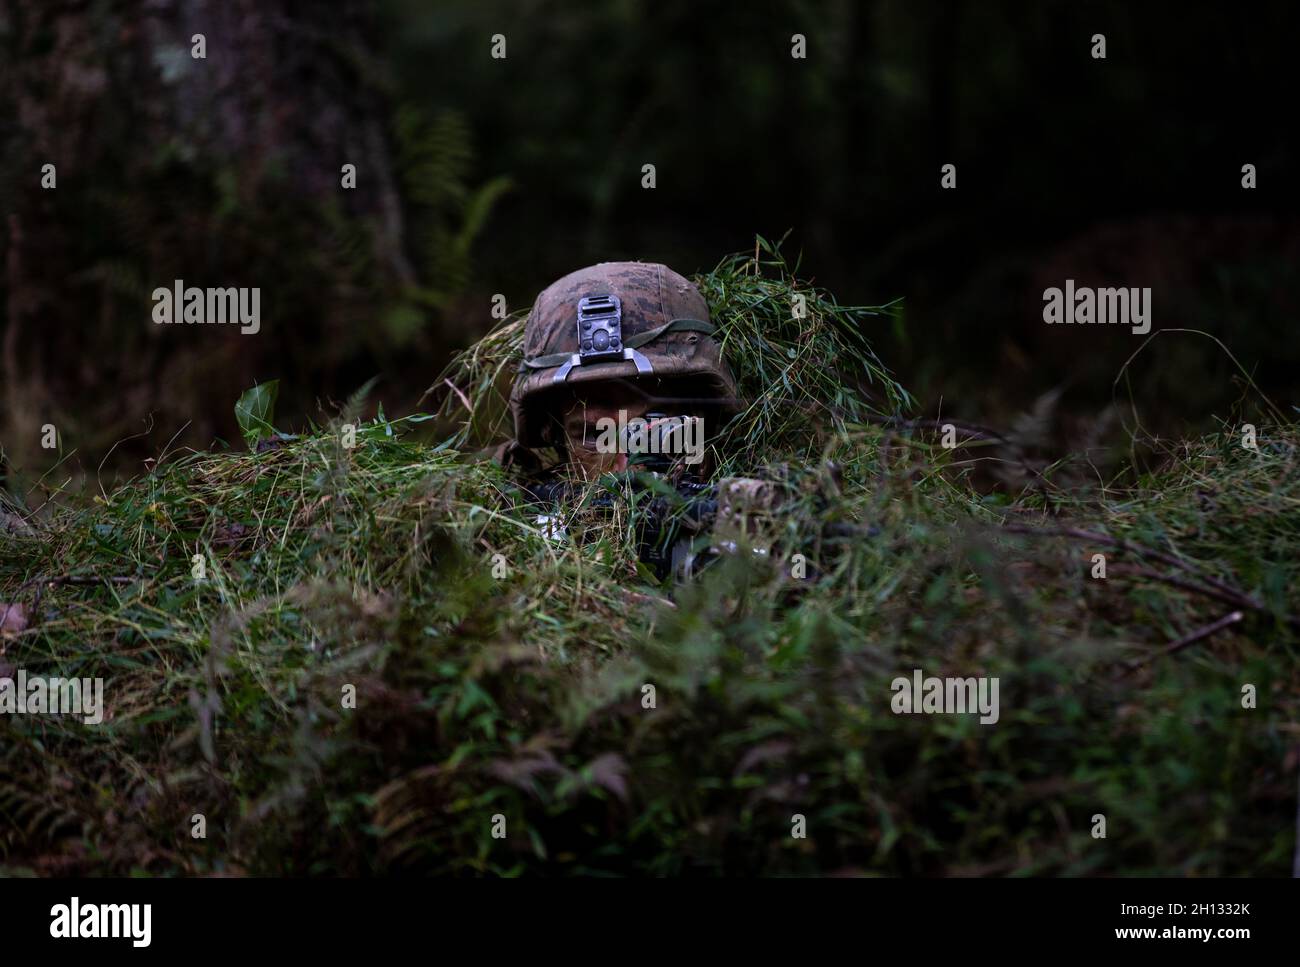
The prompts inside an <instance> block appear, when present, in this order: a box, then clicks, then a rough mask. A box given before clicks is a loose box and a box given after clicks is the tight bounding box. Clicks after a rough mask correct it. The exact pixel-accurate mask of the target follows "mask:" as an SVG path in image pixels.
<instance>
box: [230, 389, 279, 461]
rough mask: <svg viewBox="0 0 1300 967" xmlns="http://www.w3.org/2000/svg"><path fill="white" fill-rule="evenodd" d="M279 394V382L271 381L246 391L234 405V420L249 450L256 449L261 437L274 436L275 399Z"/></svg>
mask: <svg viewBox="0 0 1300 967" xmlns="http://www.w3.org/2000/svg"><path fill="white" fill-rule="evenodd" d="M279 392H280V381H279V380H278V379H273V380H271V381H270V382H269V383H258V384H257V385H256V386H254V387H253V388H252V389H250V390H246V391H245V392H244V394H243V395H242V396H240V397H239V400H238V402H236V403H235V419H236V420H238V421H239V429H240V430H241V431H243V434H244V442H246V443H247V444H248V448H249V449H250V450H252V449H255V448H256V447H257V441H258V440H261V439H262V438H263V437H269V436H274V434H275V427H273V426H272V425H271V421H272V420H274V419H275V398H276V396H277V395H279Z"/></svg>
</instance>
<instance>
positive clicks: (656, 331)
mask: <svg viewBox="0 0 1300 967" xmlns="http://www.w3.org/2000/svg"><path fill="white" fill-rule="evenodd" d="M580 332H581V333H582V338H581V339H579V335H578V334H579V333H580ZM613 380H624V381H629V382H633V383H635V384H637V385H639V386H641V387H643V388H645V390H646V391H647V392H648V393H650V394H651V395H654V396H657V397H659V398H663V397H691V398H694V399H696V401H697V402H700V401H708V402H709V403H711V404H712V405H713V406H715V407H717V409H718V410H719V411H720V412H721V413H722V414H723V415H730V414H732V413H734V412H735V411H736V408H737V407H736V399H735V396H736V383H735V380H734V379H733V378H732V375H731V371H730V370H729V369H728V368H727V364H726V363H725V362H724V361H723V359H722V350H721V347H720V346H719V344H718V342H717V341H716V339H715V337H714V328H713V326H712V325H711V324H710V322H709V310H708V307H707V306H706V305H705V303H704V297H703V296H702V295H700V291H699V289H697V288H696V287H695V286H694V285H693V284H692V283H691V282H690V281H688V280H687V279H685V278H683V277H682V276H680V275H678V274H677V273H676V272H674V271H673V270H672V269H670V268H668V267H667V266H665V265H659V264H657V263H654V262H602V263H600V264H599V265H592V266H589V267H588V268H585V269H579V270H578V271H577V272H571V273H569V274H568V275H566V276H564V278H562V279H560V280H558V281H556V282H553V283H552V284H551V285H549V286H548V287H547V288H545V289H543V290H542V292H541V294H540V295H538V296H537V301H536V302H534V303H533V308H532V312H530V313H529V315H528V319H527V321H526V322H525V323H524V359H523V362H522V363H521V364H520V367H519V376H518V378H517V379H516V380H515V385H514V389H513V390H512V391H511V393H510V411H511V413H512V415H513V416H514V422H515V440H516V441H517V442H518V443H519V444H520V445H522V446H526V447H536V446H545V445H548V444H552V443H554V442H555V441H552V440H549V439H547V437H546V428H547V426H548V423H549V420H548V416H549V414H551V413H553V412H554V408H555V406H556V405H557V403H558V402H560V401H561V400H564V399H566V398H568V399H571V398H572V394H573V392H574V390H576V389H578V388H579V387H581V386H583V385H588V386H589V385H590V384H592V383H595V382H608V381H613Z"/></svg>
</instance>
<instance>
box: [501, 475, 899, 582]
mask: <svg viewBox="0 0 1300 967" xmlns="http://www.w3.org/2000/svg"><path fill="white" fill-rule="evenodd" d="M641 467H645V468H647V469H631V470H628V471H624V472H622V473H617V474H607V475H606V476H605V477H603V478H602V479H601V481H599V482H598V483H596V484H586V485H583V484H579V483H575V482H572V481H568V480H562V479H556V480H549V481H544V482H540V483H533V484H530V485H525V486H524V488H523V490H524V493H525V495H526V499H527V501H528V502H529V503H531V504H533V505H536V506H538V507H539V509H541V510H543V511H545V512H546V513H544V514H542V515H541V516H540V517H539V520H540V521H543V522H545V523H547V524H548V525H554V524H555V523H556V522H557V521H556V518H557V517H558V518H559V520H558V523H559V525H560V527H561V528H565V525H566V524H567V522H568V520H569V519H571V518H572V517H573V516H574V515H581V514H584V513H588V512H590V513H594V514H601V513H606V514H610V515H613V514H614V513H615V512H617V511H619V510H623V511H627V512H630V513H631V515H632V517H633V520H634V523H635V527H636V541H637V552H638V556H639V558H640V560H641V562H642V563H643V564H645V565H646V566H647V567H649V568H650V569H651V570H652V571H653V572H654V574H655V576H656V577H658V578H659V579H660V580H663V579H664V578H666V577H668V576H669V575H672V577H673V578H674V580H676V581H685V580H689V579H690V578H691V577H693V576H694V575H695V574H697V573H699V572H700V571H701V570H702V569H703V568H704V567H706V566H708V565H709V564H710V563H711V562H713V561H715V560H717V559H718V558H719V557H721V556H723V555H727V554H736V553H740V552H742V551H743V550H744V549H746V548H748V549H749V551H750V552H751V553H754V554H757V555H761V556H773V557H775V556H776V555H777V553H778V540H779V531H780V530H781V521H782V519H783V516H784V512H785V511H787V510H789V509H790V508H791V507H792V506H793V504H794V503H795V501H796V499H797V498H798V495H799V491H800V488H799V487H798V486H796V485H795V481H794V480H793V476H792V475H791V474H790V472H789V471H788V470H787V469H786V468H777V469H776V470H775V471H769V472H768V473H767V474H766V475H765V476H764V477H724V478H721V479H719V480H718V481H716V482H709V481H705V480H701V479H699V478H698V477H695V476H691V475H688V474H681V475H680V476H678V477H676V478H673V477H671V476H670V475H669V474H668V468H667V466H666V465H665V464H664V463H657V462H647V463H644V464H641ZM826 469H827V470H828V471H829V481H828V484H829V486H833V487H836V488H838V485H839V479H838V468H836V467H834V466H828V467H827V468H826ZM794 476H798V475H794ZM813 498H814V499H813V504H814V508H813V509H814V512H815V511H816V510H818V509H823V508H824V507H825V506H826V504H827V501H826V495H825V493H824V492H822V490H821V489H815V490H814V491H813ZM557 510H558V511H559V513H558V514H557V513H555V512H556V511H557ZM877 533H879V529H878V528H876V527H864V526H862V525H859V524H855V523H850V522H843V521H840V522H830V523H824V524H823V525H822V526H821V528H820V535H821V537H822V539H823V541H826V540H829V541H831V542H842V541H845V540H851V539H854V538H864V537H866V538H869V537H873V536H875V535H876V534H877ZM786 570H787V572H790V571H791V568H789V567H786ZM793 570H794V573H793V574H792V576H793V577H795V578H808V577H815V574H813V573H810V571H811V570H812V569H811V567H810V566H809V565H804V566H803V568H799V567H798V566H796V568H794V569H793ZM801 570H802V573H800V571H801Z"/></svg>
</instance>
